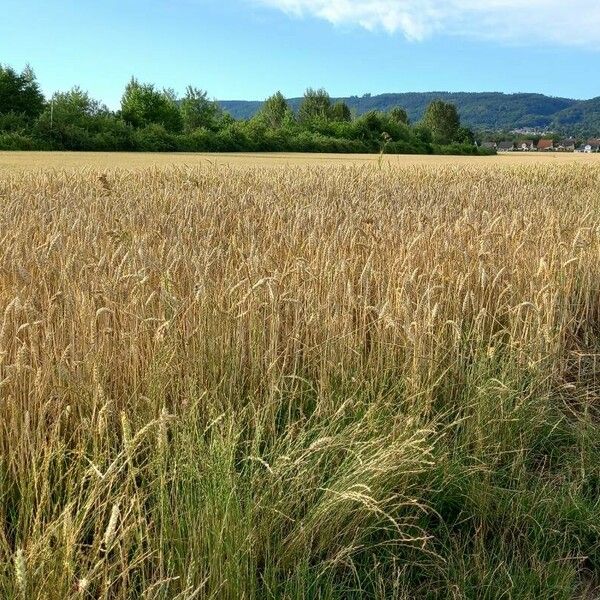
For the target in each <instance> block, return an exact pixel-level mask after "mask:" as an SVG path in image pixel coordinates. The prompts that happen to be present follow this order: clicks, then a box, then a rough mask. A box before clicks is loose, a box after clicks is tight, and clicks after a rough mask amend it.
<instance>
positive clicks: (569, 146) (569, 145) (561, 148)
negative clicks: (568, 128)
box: [556, 138, 577, 152]
mask: <svg viewBox="0 0 600 600" xmlns="http://www.w3.org/2000/svg"><path fill="white" fill-rule="evenodd" d="M576 143H577V142H576V141H575V140H574V139H572V138H569V139H566V140H561V141H560V142H558V144H556V150H557V151H558V152H575V145H576Z"/></svg>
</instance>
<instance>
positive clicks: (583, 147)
mask: <svg viewBox="0 0 600 600" xmlns="http://www.w3.org/2000/svg"><path fill="white" fill-rule="evenodd" d="M575 152H583V153H585V154H591V152H592V147H591V146H590V144H581V146H579V148H577V149H576V150H575Z"/></svg>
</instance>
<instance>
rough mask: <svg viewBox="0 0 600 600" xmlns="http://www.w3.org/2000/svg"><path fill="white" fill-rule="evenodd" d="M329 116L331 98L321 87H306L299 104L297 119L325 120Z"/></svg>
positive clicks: (304, 121)
mask: <svg viewBox="0 0 600 600" xmlns="http://www.w3.org/2000/svg"><path fill="white" fill-rule="evenodd" d="M330 117H331V98H330V96H329V94H328V93H327V92H326V91H325V90H324V89H323V88H321V89H319V90H314V89H313V88H308V89H307V90H306V92H305V93H304V99H303V100H302V104H300V109H299V111H298V119H299V121H300V123H311V122H314V121H317V120H322V121H323V120H327V119H329V118H330Z"/></svg>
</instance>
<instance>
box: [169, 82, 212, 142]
mask: <svg viewBox="0 0 600 600" xmlns="http://www.w3.org/2000/svg"><path fill="white" fill-rule="evenodd" d="M179 108H180V111H181V118H182V121H183V130H184V131H185V132H186V133H189V132H191V131H194V130H196V129H199V128H200V127H205V128H206V129H214V128H215V127H216V124H217V119H218V117H219V116H220V114H221V109H220V108H219V106H218V104H217V103H216V102H212V101H210V100H208V98H207V93H206V92H205V91H204V90H200V89H198V88H195V87H192V86H191V85H189V86H188V87H187V88H186V91H185V97H184V98H183V99H182V100H181V102H180V104H179Z"/></svg>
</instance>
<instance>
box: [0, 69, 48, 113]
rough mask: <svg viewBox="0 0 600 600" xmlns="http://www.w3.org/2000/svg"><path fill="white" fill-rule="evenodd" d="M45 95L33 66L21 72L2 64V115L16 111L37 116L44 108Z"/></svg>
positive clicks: (0, 97)
mask: <svg viewBox="0 0 600 600" xmlns="http://www.w3.org/2000/svg"><path fill="white" fill-rule="evenodd" d="M44 105H45V101H44V96H43V95H42V92H41V91H40V87H39V85H38V83H37V81H36V78H35V74H34V72H33V70H32V69H31V67H29V66H27V67H25V69H23V71H22V72H21V73H17V72H16V71H15V70H14V69H13V68H12V67H9V66H8V65H7V66H3V65H1V64H0V115H5V114H8V113H14V114H19V115H26V116H27V117H29V118H35V117H37V116H38V115H40V114H41V113H42V111H43V110H44Z"/></svg>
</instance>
